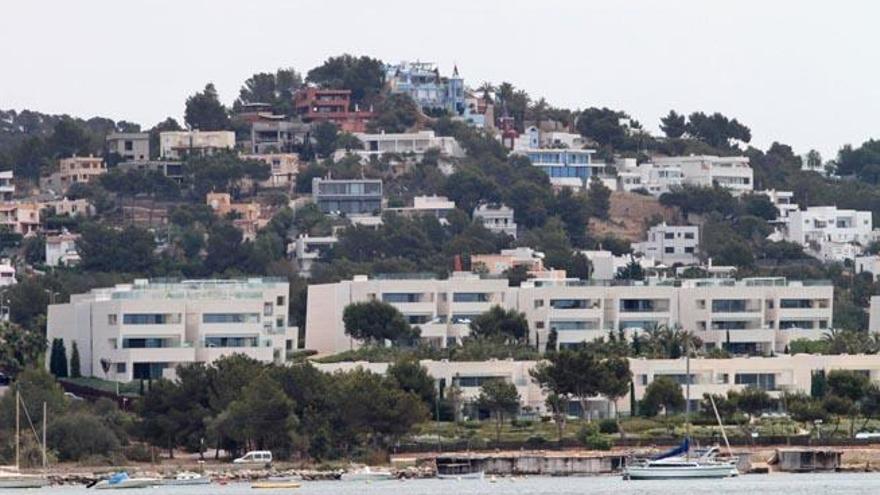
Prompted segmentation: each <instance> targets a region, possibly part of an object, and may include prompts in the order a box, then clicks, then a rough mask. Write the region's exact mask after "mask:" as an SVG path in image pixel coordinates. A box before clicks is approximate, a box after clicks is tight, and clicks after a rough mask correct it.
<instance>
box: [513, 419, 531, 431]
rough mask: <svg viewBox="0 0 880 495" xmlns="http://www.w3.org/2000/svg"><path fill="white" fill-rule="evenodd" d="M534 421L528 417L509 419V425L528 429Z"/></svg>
mask: <svg viewBox="0 0 880 495" xmlns="http://www.w3.org/2000/svg"><path fill="white" fill-rule="evenodd" d="M534 424H535V422H534V421H532V420H530V419H512V420H510V426H511V427H513V428H523V429H528V428H531V427H532V426H534Z"/></svg>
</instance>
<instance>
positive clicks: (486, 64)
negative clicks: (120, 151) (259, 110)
mask: <svg viewBox="0 0 880 495" xmlns="http://www.w3.org/2000/svg"><path fill="white" fill-rule="evenodd" d="M878 17H880V3H877V2H872V1H868V0H865V1H861V2H858V1H840V0H838V1H834V2H828V1H787V0H773V1H766V0H738V1H726V2H721V1H706V0H671V1H663V2H661V1H650V0H628V1H607V0H605V1H583V0H581V1H573V0H572V1H563V0H541V1H535V0H532V1H520V0H503V1H502V0H499V1H487V0H464V1H459V0H446V1H436V0H433V1H430V2H427V1H421V0H393V1H382V2H380V1H365V0H346V1H341V0H339V1H337V0H311V1H298V0H287V1H282V0H277V1H275V0H251V1H241V0H238V1H232V0H210V1H208V0H198V1H196V0H152V1H146V0H125V1H120V0H77V1H73V2H72V1H69V0H57V1H48V0H3V1H2V2H0V47H2V48H0V108H3V109H8V108H15V109H22V108H31V109H34V110H39V111H43V112H51V113H69V114H72V115H77V116H81V117H90V116H94V115H102V116H107V117H110V118H114V119H127V120H132V121H135V122H138V123H140V124H142V125H143V126H145V127H149V126H152V125H154V124H155V123H157V122H159V121H160V120H162V119H163V118H164V117H165V116H168V115H171V116H174V117H177V118H179V117H180V116H181V115H182V113H183V103H184V100H185V99H186V97H187V96H188V95H189V94H192V93H193V92H195V91H197V90H199V89H201V88H202V87H203V86H204V85H205V83H206V82H208V81H213V82H214V83H215V84H216V86H217V88H218V90H219V92H220V96H221V98H222V99H223V101H224V102H226V103H231V102H232V101H233V100H234V98H235V96H236V95H237V93H238V88H239V87H240V85H241V83H242V82H243V81H244V80H245V79H246V78H247V77H249V76H250V75H251V74H253V73H254V72H259V71H269V70H274V69H275V68H277V67H286V66H291V67H294V68H296V69H298V70H299V71H301V72H306V71H307V70H308V69H309V68H311V67H313V66H315V65H317V64H319V63H320V62H322V61H323V60H324V59H325V58H327V57H328V56H331V55H337V54H340V53H344V52H349V53H353V54H367V55H371V56H375V57H378V58H381V59H382V60H385V61H400V60H413V59H421V60H423V61H435V62H438V63H439V64H440V66H441V71H443V72H444V73H447V72H449V71H451V69H452V65H453V63H457V64H458V66H459V69H460V71H461V73H462V75H463V76H464V77H465V80H466V82H468V83H469V84H471V85H473V86H476V85H478V84H479V83H480V82H481V81H492V82H496V83H497V82H501V81H510V82H512V83H513V84H515V85H516V86H517V87H521V88H523V89H525V90H527V91H528V92H529V93H530V94H531V95H533V97H539V96H545V97H546V98H547V99H548V100H549V101H550V102H551V103H553V104H555V105H559V106H566V107H572V108H574V107H580V108H583V107H586V106H609V107H611V108H615V109H620V110H624V111H626V112H628V113H630V114H631V115H632V116H633V117H635V118H636V119H638V120H640V121H641V122H642V123H643V124H645V125H646V126H647V127H648V128H649V129H652V130H656V129H657V125H658V119H659V117H660V116H662V115H664V114H665V113H666V112H667V111H668V110H669V109H670V108H675V109H676V110H678V111H680V112H691V111H694V110H703V111H706V112H713V111H720V112H722V113H724V114H726V115H729V116H733V117H736V118H738V119H739V120H740V121H741V122H743V123H745V124H747V125H748V126H750V127H751V129H752V134H753V136H754V139H753V143H755V144H756V145H759V146H760V147H762V148H766V146H767V145H768V144H769V143H771V142H772V141H774V140H778V141H782V142H785V143H789V144H791V145H793V146H794V147H795V149H796V151H798V152H805V151H806V150H808V149H809V148H810V147H815V148H818V149H819V150H820V151H822V153H823V156H825V158H830V157H831V155H832V154H833V153H835V152H836V150H837V149H838V147H839V146H840V145H842V144H844V143H854V144H860V143H861V142H862V141H863V140H865V139H867V138H868V137H871V136H877V137H880V132H878V131H880V130H878V128H877V116H878V115H880V66H878V64H877V55H876V50H877V48H878V46H880V30H878V29H877V28H876V19H878Z"/></svg>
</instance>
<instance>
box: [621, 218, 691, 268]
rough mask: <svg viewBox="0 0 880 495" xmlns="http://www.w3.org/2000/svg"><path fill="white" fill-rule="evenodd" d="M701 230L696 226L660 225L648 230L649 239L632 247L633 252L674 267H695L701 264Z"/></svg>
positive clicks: (664, 223)
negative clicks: (699, 253) (698, 256)
mask: <svg viewBox="0 0 880 495" xmlns="http://www.w3.org/2000/svg"><path fill="white" fill-rule="evenodd" d="M699 246H700V228H699V227H697V226H696V225H667V224H666V222H663V223H660V224H658V225H655V226H653V227H651V228H650V229H648V232H647V239H646V240H644V241H642V242H637V243H635V244H633V245H632V248H633V251H634V252H636V253H642V254H643V255H644V256H647V257H648V258H654V259H655V260H657V261H658V262H660V263H662V264H664V265H667V266H672V265H674V264H676V263H678V264H682V265H693V264H696V263H698V262H699V259H698V258H697V251H699Z"/></svg>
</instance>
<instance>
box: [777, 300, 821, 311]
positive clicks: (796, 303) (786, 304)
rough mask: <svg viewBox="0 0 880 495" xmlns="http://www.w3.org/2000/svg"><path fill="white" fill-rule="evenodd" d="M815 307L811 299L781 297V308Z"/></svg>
mask: <svg viewBox="0 0 880 495" xmlns="http://www.w3.org/2000/svg"><path fill="white" fill-rule="evenodd" d="M812 307H813V301H811V300H810V299H780V300H779V308H780V309H809V308H812Z"/></svg>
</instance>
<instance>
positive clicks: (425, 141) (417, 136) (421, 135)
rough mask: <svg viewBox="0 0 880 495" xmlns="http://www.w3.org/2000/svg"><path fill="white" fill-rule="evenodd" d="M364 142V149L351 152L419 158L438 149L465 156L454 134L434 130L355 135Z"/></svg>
mask: <svg viewBox="0 0 880 495" xmlns="http://www.w3.org/2000/svg"><path fill="white" fill-rule="evenodd" d="M354 136H355V137H356V138H358V140H359V141H360V142H361V143H363V146H364V148H363V149H362V150H351V151H349V153H352V154H355V155H359V156H361V157H365V158H369V157H371V156H377V157H379V156H382V155H384V154H396V155H413V157H414V158H416V159H417V160H421V159H422V158H423V157H424V156H425V152H427V151H428V150H431V149H436V150H438V151H439V152H440V153H441V154H443V155H445V156H449V157H453V158H462V157H464V156H465V152H464V149H462V147H461V145H459V144H458V141H457V140H456V139H455V138H454V137H452V136H437V135H435V134H434V131H419V132H405V133H384V132H383V133H381V134H365V133H355V135H354Z"/></svg>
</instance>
